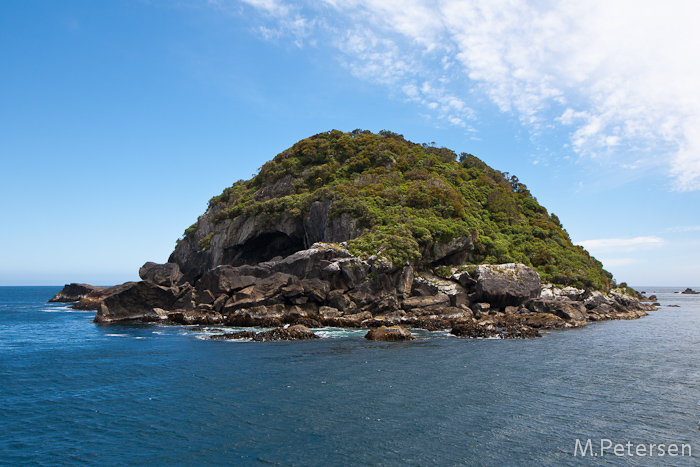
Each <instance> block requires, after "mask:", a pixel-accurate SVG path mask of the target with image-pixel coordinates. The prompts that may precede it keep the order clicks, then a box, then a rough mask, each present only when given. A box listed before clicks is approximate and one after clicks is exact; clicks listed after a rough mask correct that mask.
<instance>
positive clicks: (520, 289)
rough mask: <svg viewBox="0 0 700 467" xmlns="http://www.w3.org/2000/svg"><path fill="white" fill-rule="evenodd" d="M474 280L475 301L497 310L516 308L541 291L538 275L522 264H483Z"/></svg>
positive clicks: (537, 295)
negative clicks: (509, 307) (508, 307)
mask: <svg viewBox="0 0 700 467" xmlns="http://www.w3.org/2000/svg"><path fill="white" fill-rule="evenodd" d="M475 279H476V287H475V293H476V298H477V300H478V301H480V302H487V303H490V304H491V305H492V306H495V307H498V308H504V307H506V306H518V305H520V304H522V303H523V302H524V301H525V300H528V299H530V298H537V297H539V295H540V292H541V290H542V282H541V281H540V276H539V274H537V272H536V271H535V270H534V269H532V268H529V267H527V266H525V265H523V264H515V263H509V264H496V265H491V264H483V265H481V266H479V267H478V269H477V271H476V277H475Z"/></svg>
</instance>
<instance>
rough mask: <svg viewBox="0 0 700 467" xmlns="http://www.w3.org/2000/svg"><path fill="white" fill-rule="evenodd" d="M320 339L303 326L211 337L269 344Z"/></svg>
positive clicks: (212, 337)
mask: <svg viewBox="0 0 700 467" xmlns="http://www.w3.org/2000/svg"><path fill="white" fill-rule="evenodd" d="M318 338H319V337H318V336H317V335H316V334H314V333H313V331H311V330H310V329H309V328H307V327H306V326H303V325H301V324H297V325H294V326H289V327H286V328H283V327H277V328H275V329H271V330H270V331H262V332H257V333H256V332H254V331H238V332H232V333H226V334H217V335H214V336H211V337H210V339H218V340H226V339H249V340H252V341H254V342H269V341H300V340H309V339H318Z"/></svg>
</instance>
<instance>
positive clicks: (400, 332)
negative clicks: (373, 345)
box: [365, 326, 415, 342]
mask: <svg viewBox="0 0 700 467" xmlns="http://www.w3.org/2000/svg"><path fill="white" fill-rule="evenodd" d="M365 339H368V340H371V341H385V342H396V341H411V340H414V339H415V337H413V334H411V331H409V330H408V329H406V328H403V327H401V326H388V327H387V326H379V327H378V328H374V329H371V330H370V331H369V332H368V333H367V334H365Z"/></svg>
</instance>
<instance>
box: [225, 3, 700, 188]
mask: <svg viewBox="0 0 700 467" xmlns="http://www.w3.org/2000/svg"><path fill="white" fill-rule="evenodd" d="M220 1H223V0H220ZM244 1H245V3H247V4H248V5H250V6H252V7H254V8H255V9H256V10H257V11H260V12H261V13H262V14H263V15H265V16H266V17H268V18H271V19H272V20H273V22H274V24H272V25H270V24H267V25H265V26H264V28H266V29H263V30H264V31H269V32H268V33H267V34H268V35H274V34H285V33H286V34H289V35H290V36H291V37H293V38H294V40H295V41H296V43H297V44H298V45H299V46H302V45H303V43H304V41H310V40H314V41H318V42H319V43H321V41H323V43H327V44H330V45H332V46H333V47H334V48H336V49H337V50H338V51H339V53H340V54H341V55H342V62H343V63H345V64H346V66H347V67H348V68H349V69H350V70H351V71H352V73H354V74H355V75H356V76H358V77H360V78H362V79H367V80H372V81H376V82H379V83H384V84H386V85H390V86H391V87H392V88H394V89H400V90H401V91H402V92H403V95H404V97H405V98H406V99H409V100H411V101H414V102H416V103H418V104H420V105H422V106H424V107H425V108H426V110H427V111H432V112H434V113H435V114H437V115H438V116H439V117H441V118H443V119H444V120H445V121H448V122H451V123H452V124H454V125H465V122H467V121H473V120H474V119H475V118H478V117H479V113H478V111H475V110H474V109H477V108H478V107H479V100H480V99H481V98H482V97H484V96H486V97H487V98H488V99H489V100H490V101H492V102H493V103H495V104H496V106H497V107H498V108H499V109H500V110H501V111H502V112H506V113H511V114H514V115H516V116H517V117H518V118H519V119H520V121H521V123H522V125H523V126H524V127H526V128H527V129H528V130H529V131H530V132H531V134H532V135H533V137H535V138H536V137H539V136H541V135H543V134H544V135H546V134H547V132H550V131H562V132H565V133H566V134H568V135H569V142H568V145H569V146H568V148H562V151H573V152H574V153H575V154H577V155H578V156H579V157H580V158H584V159H587V160H593V161H597V162H600V163H605V164H617V165H619V166H620V168H621V169H622V168H626V169H628V170H632V169H634V168H635V167H650V166H660V167H664V168H665V170H666V172H667V173H668V175H669V176H670V177H671V179H672V180H673V184H672V188H673V189H675V190H679V191H685V190H698V189H700V88H698V86H697V83H698V82H699V81H700V61H698V60H695V59H694V57H695V55H696V54H697V49H698V46H700V29H699V28H697V25H696V24H695V23H696V18H697V17H698V16H700V3H697V2H695V1H692V0H679V1H675V2H672V3H671V4H669V3H661V2H638V1H636V0H589V1H586V2H567V1H563V0H554V1H548V2H541V1H535V0H491V1H489V2H478V1H476V0H471V1H470V0H437V1H435V0H403V1H399V0H346V1H341V0H325V1H324V2H310V1H306V2H304V1H302V2H298V1H297V2H286V1H283V0H244Z"/></svg>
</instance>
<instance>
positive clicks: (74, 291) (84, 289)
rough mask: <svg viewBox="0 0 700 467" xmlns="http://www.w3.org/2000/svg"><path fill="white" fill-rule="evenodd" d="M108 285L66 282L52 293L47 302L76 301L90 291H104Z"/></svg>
mask: <svg viewBox="0 0 700 467" xmlns="http://www.w3.org/2000/svg"><path fill="white" fill-rule="evenodd" d="M107 289H109V287H95V286H94V285H89V284H75V283H72V284H66V285H65V286H64V287H63V289H62V290H61V291H60V292H58V293H57V294H56V295H54V296H53V297H52V298H51V299H50V300H49V302H50V303H52V302H77V301H78V300H82V299H83V298H86V297H87V296H88V295H90V294H91V293H95V292H104V291H106V290H107Z"/></svg>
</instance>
